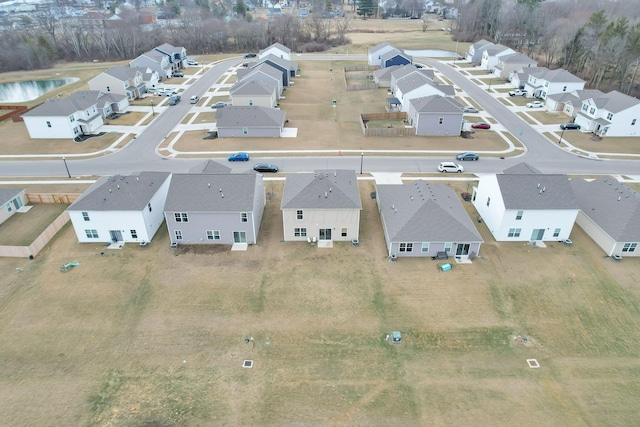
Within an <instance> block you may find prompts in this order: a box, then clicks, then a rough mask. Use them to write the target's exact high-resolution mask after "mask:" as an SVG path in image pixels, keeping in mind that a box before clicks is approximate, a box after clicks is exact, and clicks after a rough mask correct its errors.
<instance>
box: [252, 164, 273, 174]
mask: <svg viewBox="0 0 640 427" xmlns="http://www.w3.org/2000/svg"><path fill="white" fill-rule="evenodd" d="M253 170H254V171H256V172H272V173H276V172H278V166H276V165H272V164H271V163H256V164H255V165H254V166H253Z"/></svg>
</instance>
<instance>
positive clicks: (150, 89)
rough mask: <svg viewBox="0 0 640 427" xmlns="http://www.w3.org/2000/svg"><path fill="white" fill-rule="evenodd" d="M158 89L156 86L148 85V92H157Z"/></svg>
mask: <svg viewBox="0 0 640 427" xmlns="http://www.w3.org/2000/svg"><path fill="white" fill-rule="evenodd" d="M156 90H157V89H156V88H155V87H148V88H147V92H148V93H156Z"/></svg>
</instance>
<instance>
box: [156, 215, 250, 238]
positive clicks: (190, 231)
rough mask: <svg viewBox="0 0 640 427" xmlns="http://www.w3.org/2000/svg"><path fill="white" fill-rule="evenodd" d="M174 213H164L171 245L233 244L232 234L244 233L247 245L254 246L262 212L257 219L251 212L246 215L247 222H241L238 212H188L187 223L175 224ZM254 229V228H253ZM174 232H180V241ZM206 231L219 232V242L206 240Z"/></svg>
mask: <svg viewBox="0 0 640 427" xmlns="http://www.w3.org/2000/svg"><path fill="white" fill-rule="evenodd" d="M174 213H175V212H165V216H166V221H167V229H168V230H169V238H170V239H171V243H178V244H183V245H200V244H228V245H230V244H233V232H234V231H244V232H245V233H246V236H247V243H249V244H255V243H256V241H257V229H258V227H259V225H260V223H259V220H260V219H261V218H262V212H260V216H259V217H257V216H256V215H254V214H253V212H246V213H247V222H242V220H241V215H240V212H224V213H212V212H202V213H193V212H188V218H189V222H176V220H175V215H174ZM254 227H255V228H254ZM176 230H180V231H181V232H182V240H177V239H176V233H175V231H176ZM207 230H217V231H219V232H220V240H207Z"/></svg>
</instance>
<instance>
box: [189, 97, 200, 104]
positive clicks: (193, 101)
mask: <svg viewBox="0 0 640 427" xmlns="http://www.w3.org/2000/svg"><path fill="white" fill-rule="evenodd" d="M198 101H200V97H199V96H198V95H193V96H192V97H191V98H189V102H191V103H192V104H197V103H198Z"/></svg>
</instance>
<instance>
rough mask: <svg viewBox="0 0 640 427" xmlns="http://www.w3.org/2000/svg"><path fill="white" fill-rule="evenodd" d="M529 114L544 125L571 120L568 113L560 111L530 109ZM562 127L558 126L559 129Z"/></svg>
mask: <svg viewBox="0 0 640 427" xmlns="http://www.w3.org/2000/svg"><path fill="white" fill-rule="evenodd" d="M529 114H530V115H531V117H533V118H535V119H536V120H537V121H539V122H540V123H542V124H543V125H552V124H558V125H560V123H566V122H569V121H571V118H570V117H569V116H567V115H566V114H563V113H562V112H560V111H546V110H543V111H530V112H529ZM559 128H560V127H559V126H558V129H559Z"/></svg>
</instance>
